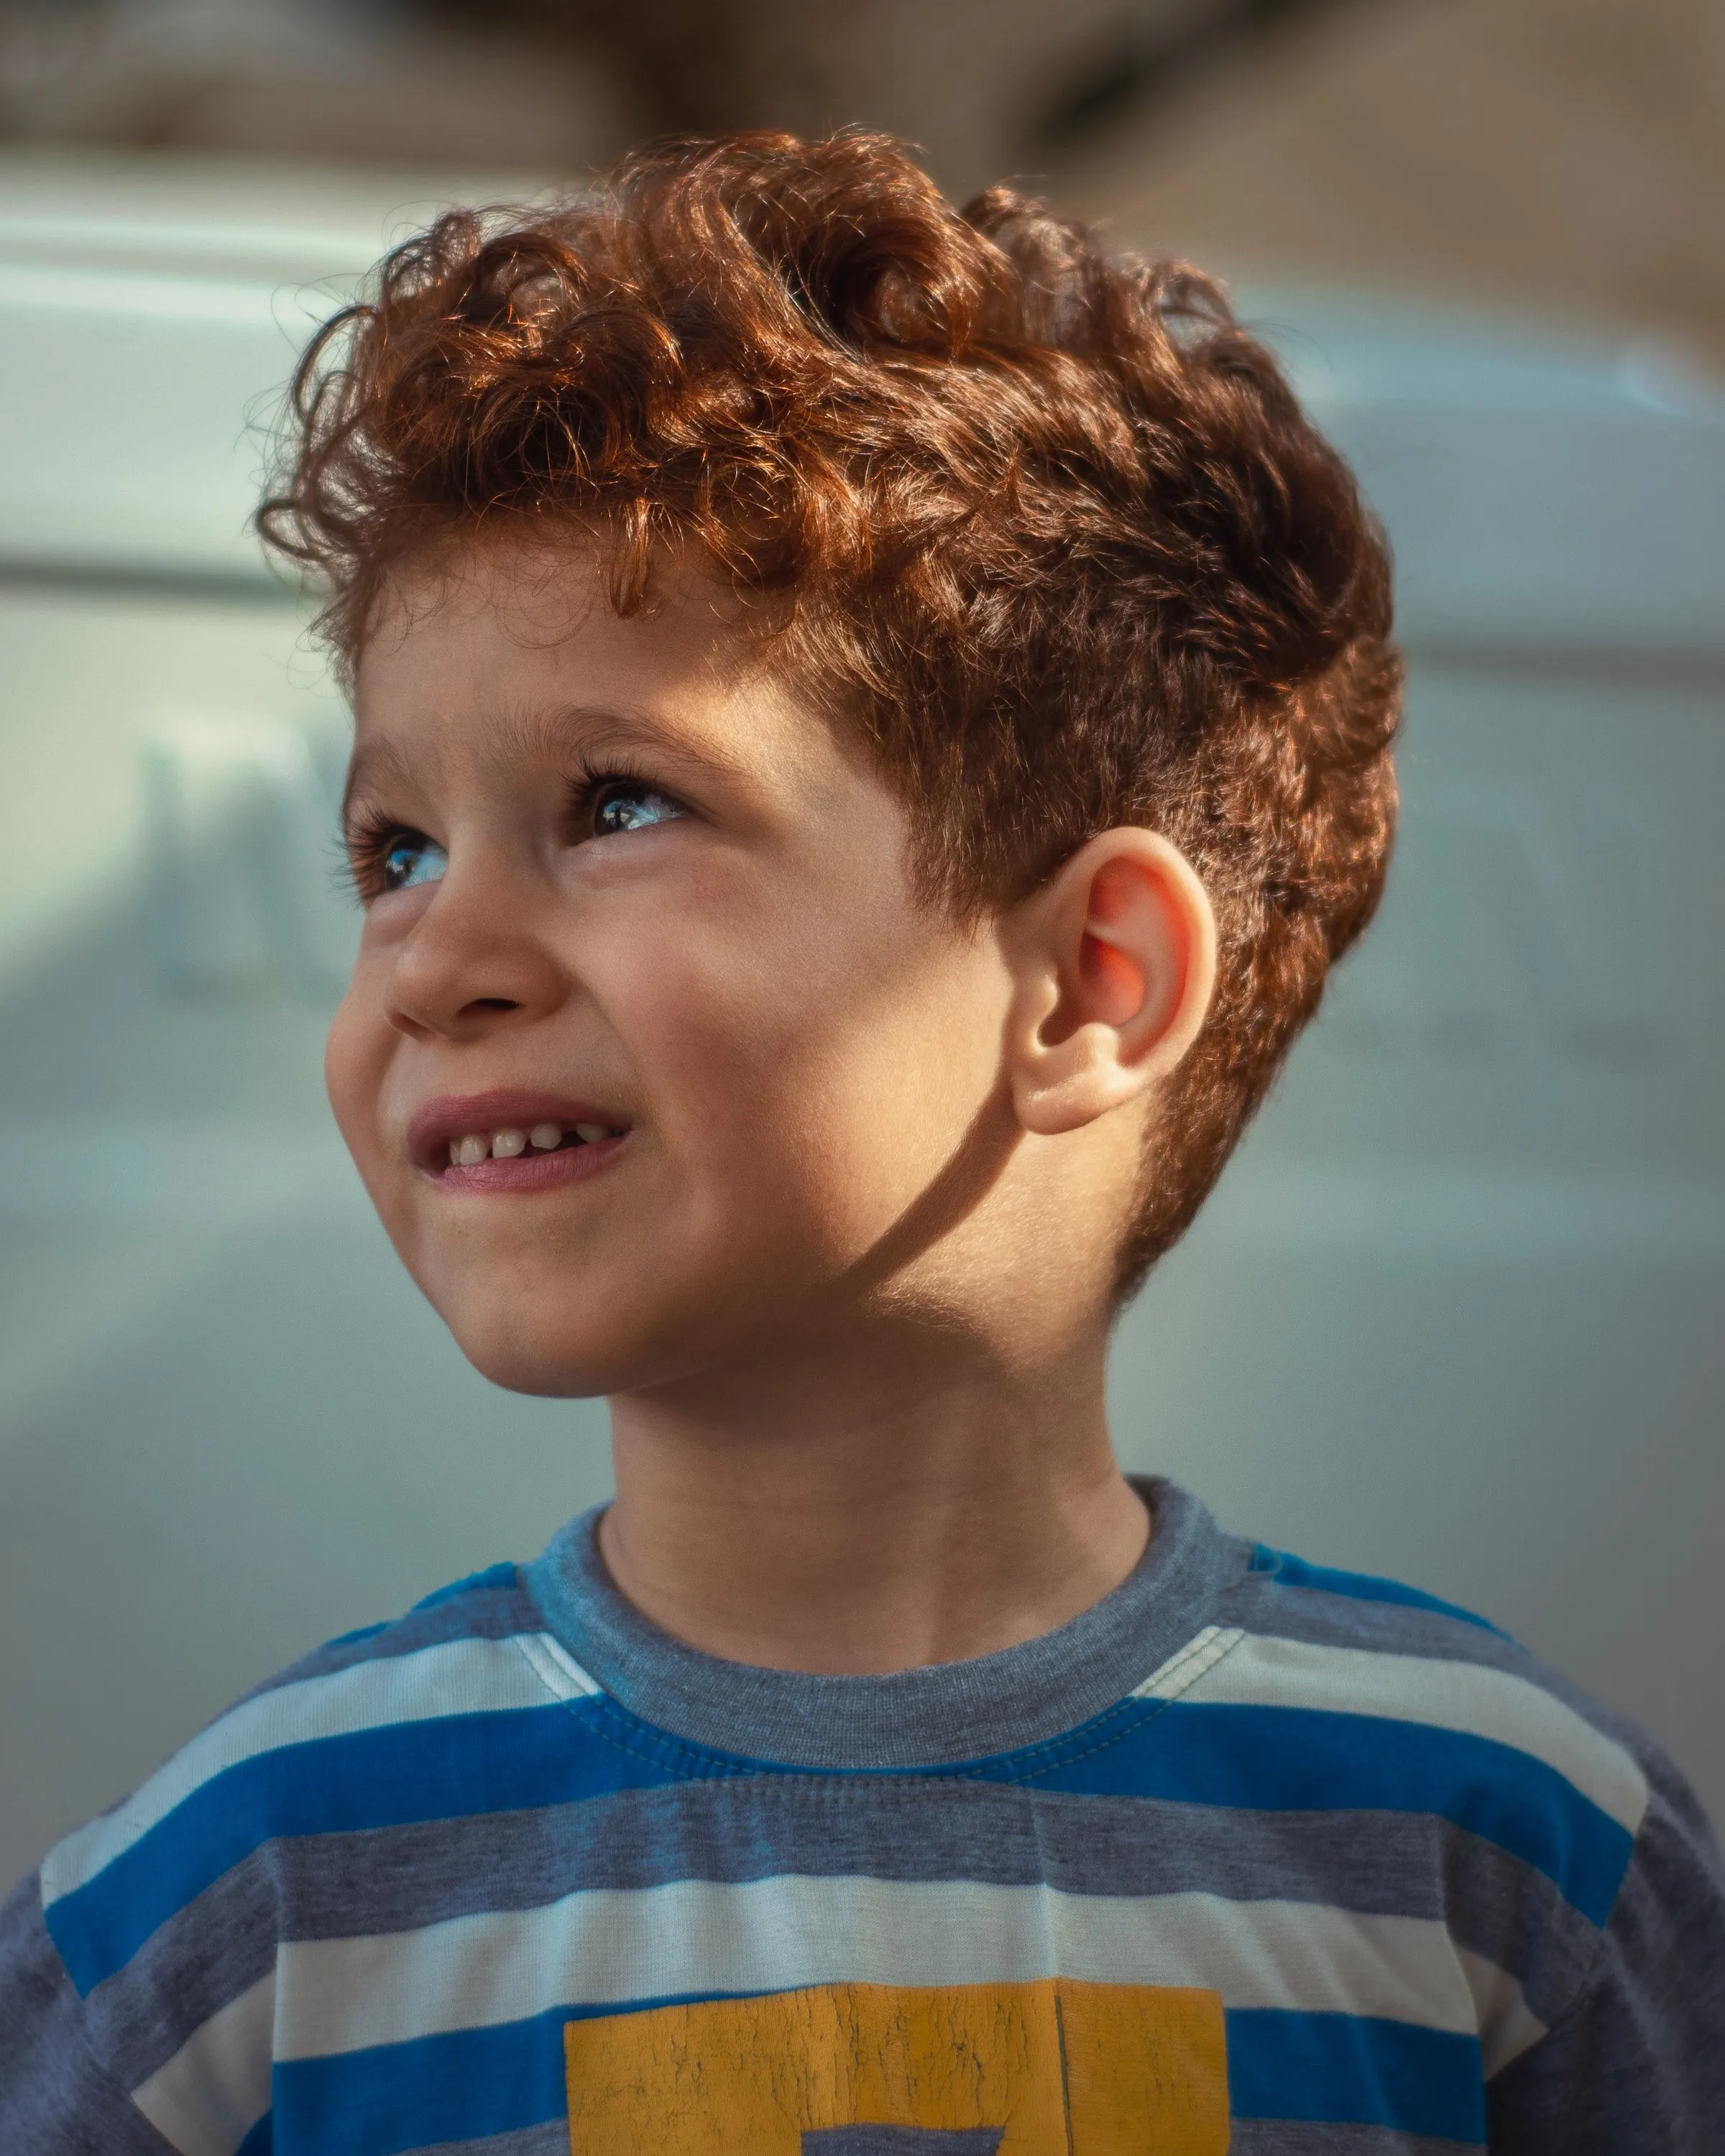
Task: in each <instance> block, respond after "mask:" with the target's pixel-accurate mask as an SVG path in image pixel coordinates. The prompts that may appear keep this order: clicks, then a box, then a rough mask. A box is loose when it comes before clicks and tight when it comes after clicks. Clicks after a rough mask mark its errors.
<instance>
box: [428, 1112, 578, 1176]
mask: <svg viewBox="0 0 1725 2156" xmlns="http://www.w3.org/2000/svg"><path fill="white" fill-rule="evenodd" d="M571 1127H572V1129H573V1131H574V1133H575V1135H576V1137H578V1139H579V1140H580V1141H581V1142H582V1144H583V1145H593V1144H594V1143H595V1142H597V1141H598V1139H600V1138H608V1137H614V1136H615V1135H616V1133H615V1132H614V1131H613V1130H612V1128H611V1127H610V1125H609V1124H608V1123H576V1124H573V1125H572V1126H571ZM562 1142H563V1126H562V1124H561V1123H535V1124H534V1126H533V1127H532V1128H531V1130H530V1131H523V1130H518V1129H516V1127H514V1126H513V1125H511V1127H509V1128H507V1129H505V1130H501V1131H492V1132H490V1134H489V1136H488V1135H487V1134H486V1133H485V1132H484V1131H470V1132H469V1133H468V1134H467V1136H466V1137H459V1138H452V1139H451V1140H450V1141H449V1162H450V1165H451V1166H452V1167H454V1168H475V1167H477V1166H478V1164H479V1163H480V1161H482V1160H486V1159H490V1160H513V1159H514V1158H516V1155H517V1154H518V1153H524V1152H526V1150H527V1147H528V1146H529V1145H530V1144H531V1145H532V1146H533V1147H535V1148H536V1150H537V1151H538V1152H555V1151H556V1149H557V1147H558V1146H560V1145H561V1144H562Z"/></svg>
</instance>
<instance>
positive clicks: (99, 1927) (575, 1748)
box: [46, 1700, 675, 1995]
mask: <svg viewBox="0 0 1725 2156" xmlns="http://www.w3.org/2000/svg"><path fill="white" fill-rule="evenodd" d="M603 1711H604V1710H603V1706H602V1703H601V1702H597V1701H587V1700H583V1701H577V1702H559V1703H558V1704H557V1705H555V1706H552V1707H519V1708H515V1709H511V1710H506V1711H502V1712H495V1713H490V1714H463V1715H449V1716H444V1717H440V1718H439V1719H438V1720H436V1721H430V1722H392V1723H388V1724H387V1725H385V1726H384V1727H382V1728H380V1729H364V1730H356V1731H353V1732H350V1733H349V1734H347V1735H345V1736H341V1737H325V1738H315V1739H313V1740H312V1741H311V1742H310V1743H304V1744H290V1745H284V1746H282V1747H281V1748H280V1749H278V1750H276V1751H273V1752H265V1753H260V1754H259V1756H258V1757H257V1758H252V1759H244V1760H241V1761H240V1762H239V1763H238V1764H237V1765H235V1766H233V1767H230V1768H227V1769H226V1771H225V1772H223V1773H222V1774H216V1775H213V1776H212V1777H211V1779H209V1780H208V1781H207V1782H205V1783H204V1784H202V1786H201V1787H200V1788H198V1789H195V1790H193V1793H192V1794H191V1795H190V1796H189V1797H187V1799H186V1800H185V1802H184V1803H183V1804H180V1805H178V1806H177V1807H176V1809H174V1810H173V1811H172V1812H170V1813H169V1815H167V1818H166V1819H165V1820H162V1821H160V1822H159V1823H158V1824H157V1825H156V1826H154V1827H152V1828H151V1830H150V1832H149V1833H147V1834H146V1835H143V1836H141V1839H140V1840H137V1841H136V1842H134V1843H133V1844H132V1845H131V1848H130V1849H128V1850H126V1851H125V1852H124V1854H123V1855H121V1856H117V1857H116V1858H115V1859H114V1861H113V1862H112V1863H111V1864H109V1865H107V1866H105V1867H104V1868H103V1870H102V1871H99V1872H98V1873H97V1874H96V1876H95V1878H94V1879H92V1880H90V1881H88V1882H87V1883H86V1884H85V1886H80V1887H78V1888H77V1889H76V1890H75V1891H74V1892H72V1893H70V1894H67V1895H64V1896H63V1897H61V1899H60V1900H59V1901H57V1902H54V1903H53V1905H52V1906H51V1907H49V1910H48V1911H47V1912H46V1921H47V1924H48V1929H49V1933H50V1935H51V1936H52V1938H53V1939H54V1944H55V1945H56V1946H57V1947H58V1948H59V1951H60V1955H61V1958H62V1959H63V1960H64V1963H65V1964H66V1968H67V1970H68V1972H69V1974H70V1976H71V1979H72V1981H73V1983H74V1984H76V1986H77V1987H78V1989H79V1990H80V1993H83V1994H86V1995H87V1994H89V1993H90V1991H91V1990H92V1989H94V1988H95V1985H97V1984H100V1983H101V1982H102V1980H103V1979H105V1978H106V1977H109V1976H111V1975H112V1974H114V1972H115V1971H116V1969H121V1968H123V1967H124V1966H125V1965H126V1963H127V1962H128V1961H130V1960H131V1957H132V1956H133V1954H135V1953H136V1952H137V1950H138V1948H140V1947H141V1945H142V1944H143V1943H144V1942H145V1940H146V1939H147V1938H149V1937H150V1935H151V1933H152V1932H154V1931H155V1930H156V1929H157V1927H158V1926H159V1925H161V1924H162V1923H165V1922H167V1919H168V1917H171V1916H172V1915H173V1913H174V1912H175V1911H176V1910H177V1909H180V1908H182V1907H184V1906H185V1904H186V1903H187V1902H189V1901H191V1900H192V1899H193V1897H194V1896H195V1895H198V1894H200V1893H202V1892H203V1890H204V1888H205V1887H206V1886H210V1885H212V1884H213V1882H214V1881H216V1880H218V1879H219V1878H220V1877H221V1876H222V1874H223V1872H224V1871H228V1870H229V1869H230V1868H231V1867H232V1866H234V1865H235V1864H238V1863H239V1862H240V1861H242V1860H243V1859H244V1858H245V1857H246V1856H249V1855H250V1853H251V1852H252V1851H253V1850H254V1849H256V1848H258V1847H259V1846H260V1845H262V1844H263V1843H264V1842H266V1841H269V1840H274V1839H276V1838H278V1837H281V1836H285V1835H307V1834H334V1833H351V1832H354V1831H357V1830H363V1829H366V1828H370V1827H380V1826H398V1825H408V1824H410V1823H411V1822H413V1821H414V1820H434V1819H458V1818H460V1817H461V1816H463V1815H465V1814H469V1813H473V1812H501V1811H519V1810H524V1809H528V1808H530V1807H532V1806H535V1805H543V1804H573V1803H578V1802H579V1801H581V1800H583V1799H586V1798H589V1797H598V1796H608V1795H609V1794H612V1793H613V1792H614V1791H616V1790H619V1789H646V1788H650V1787H652V1786H653V1785H655V1784H658V1783H662V1782H668V1781H671V1780H674V1779H675V1773H674V1771H673V1770H672V1768H670V1767H669V1766H668V1765H666V1764H665V1763H661V1762H660V1761H658V1760H654V1759H649V1758H644V1757H641V1756H639V1754H637V1753H633V1752H629V1751H625V1750H623V1749H621V1748H619V1746H618V1745H616V1744H613V1743H606V1742H605V1741H604V1740H603V1738H600V1737H599V1736H598V1735H597V1733H596V1732H595V1730H594V1728H593V1722H595V1721H597V1720H598V1718H599V1717H600V1716H601V1714H602V1713H603Z"/></svg>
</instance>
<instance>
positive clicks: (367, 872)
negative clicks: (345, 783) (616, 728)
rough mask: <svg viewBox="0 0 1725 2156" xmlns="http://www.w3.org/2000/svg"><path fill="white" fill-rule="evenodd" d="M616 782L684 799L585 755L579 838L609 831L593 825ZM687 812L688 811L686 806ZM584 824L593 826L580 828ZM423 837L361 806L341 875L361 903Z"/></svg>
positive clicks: (576, 781)
mask: <svg viewBox="0 0 1725 2156" xmlns="http://www.w3.org/2000/svg"><path fill="white" fill-rule="evenodd" d="M612 786H625V787H633V788H635V789H637V790H638V791H639V792H640V793H656V794H659V795H661V796H662V797H663V798H665V800H667V801H673V802H675V803H677V806H678V808H680V809H682V808H683V803H682V802H681V800H680V798H679V797H678V796H677V795H676V794H675V793H671V792H670V789H669V788H666V787H663V786H660V785H659V784H658V783H657V782H656V781H655V780H653V779H651V778H648V777H647V775H646V773H644V772H642V771H633V770H630V769H629V767H627V766H626V765H624V764H620V763H609V764H606V765H604V766H603V767H601V766H599V765H597V764H593V763H589V762H587V760H586V759H585V758H584V757H583V758H582V759H581V760H580V761H579V762H578V763H577V766H576V775H575V778H573V780H572V782H571V783H570V787H569V793H568V803H569V815H570V822H571V824H572V827H574V828H575V829H578V830H580V837H579V839H578V840H577V843H578V844H582V843H584V842H585V841H586V840H587V839H593V838H599V837H603V836H604V835H606V834H603V833H601V832H598V831H595V830H593V829H591V828H590V826H591V823H592V819H593V816H594V814H596V813H597V810H598V805H599V802H600V798H601V797H602V796H603V793H604V792H605V789H606V788H608V787H612ZM684 813H685V814H686V813H687V811H686V810H684ZM583 823H585V824H588V826H589V828H588V829H584V830H581V829H580V827H581V826H582V824H583ZM416 839H417V840H424V841H425V842H426V843H428V844H434V843H435V841H434V840H432V839H430V837H429V834H428V833H426V832H424V831H421V830H420V829H418V828H417V827H416V826H415V825H413V824H402V823H398V822H397V821H396V819H394V818H393V817H391V816H384V815H381V814H377V812H376V811H374V810H372V809H367V808H361V809H357V810H356V811H355V812H354V814H353V815H352V819H350V821H349V824H348V828H347V844H346V847H345V849H344V860H343V863H342V869H341V880H342V881H343V882H344V883H345V884H346V885H347V888H348V889H349V890H350V891H352V894H353V896H355V897H356V898H357V900H358V901H359V902H360V904H361V905H362V906H369V905H370V904H371V902H372V900H373V899H375V898H379V897H382V896H383V895H384V893H385V891H386V890H387V888H388V887H387V886H386V885H385V883H384V881H383V865H384V863H385V862H386V861H387V860H388V858H389V855H390V854H391V852H392V851H393V849H394V848H395V847H397V846H398V845H400V844H402V843H403V841H404V840H405V841H408V842H411V841H413V840H416Z"/></svg>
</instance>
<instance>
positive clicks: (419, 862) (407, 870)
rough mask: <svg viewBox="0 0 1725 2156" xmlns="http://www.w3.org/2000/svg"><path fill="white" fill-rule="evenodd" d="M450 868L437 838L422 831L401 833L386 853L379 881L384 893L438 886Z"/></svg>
mask: <svg viewBox="0 0 1725 2156" xmlns="http://www.w3.org/2000/svg"><path fill="white" fill-rule="evenodd" d="M448 867H449V855H448V854H446V853H445V852H444V849H443V848H442V847H441V846H440V845H439V844H438V843H437V841H436V839H428V838H427V837H425V835H424V833H423V832H419V831H401V832H398V833H397V834H396V836H395V837H394V838H393V839H391V841H390V842H389V844H388V846H387V847H385V849H384V850H383V858H382V861H381V862H380V863H379V865H378V871H377V874H378V880H379V881H380V882H381V883H382V886H383V888H384V890H385V891H406V890H408V888H409V887H410V886H411V885H414V884H416V883H435V882H437V881H438V880H439V877H440V876H441V875H443V873H444V870H446V869H447V868H448Z"/></svg>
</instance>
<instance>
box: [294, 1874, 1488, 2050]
mask: <svg viewBox="0 0 1725 2156" xmlns="http://www.w3.org/2000/svg"><path fill="white" fill-rule="evenodd" d="M279 1969H280V2006H279V2010H278V2016H277V2025H276V2044H277V2047H278V2055H279V2056H280V2057H282V2058H284V2059H304V2058H315V2057H321V2056H326V2055H327V2054H330V2053H332V2052H341V2051H360V2050H363V2049H365V2048H367V2046H372V2045H376V2044H398V2043H404V2042H407V2041H408V2040H411V2039H413V2038H414V2037H418V2036H425V2035H438V2034H441V2033H446V2032H449V2031H451V2030H460V2029H470V2028H476V2027H485V2026H492V2025H496V2024H498V2023H501V2022H508V2021H516V2020H526V2019H527V2018H528V2017H529V2016H531V2015H536V2014H542V2013H547V2012H550V2011H552V2010H555V2009H557V2008H558V2007H563V2006H574V2005H620V2004H623V2003H624V2002H626V2001H629V2000H631V1999H654V1998H665V1997H668V1996H670V1997H675V1996H676V1995H678V1994H691V1993H692V1994H695V1995H696V1996H697V1997H699V1996H701V1995H702V1994H711V1993H723V1992H752V1991H783V1990H794V1989H799V1988H800V1987H802V1986H803V1985H806V1984H837V1983H857V1984H899V1985H922V1984H1012V1983H1028V1982H1032V1981H1034V1980H1036V1979H1039V1978H1042V1977H1048V1976H1055V1975H1064V1976H1070V1977H1075V1978H1078V1979H1083V1980H1086V1981H1088V1982H1091V1983H1099V1984H1183V1985H1197V1986H1202V1987H1204V1988H1206V1989H1212V1990H1216V1991H1219V1992H1220V1993H1221V1994H1222V1997H1223V1999H1224V2002H1225V2003H1226V2004H1227V2005H1230V2006H1233V2007H1246V2006H1265V2007H1281V2008H1292V2009H1296V2010H1308V2011H1317V2012H1327V2013H1341V2014H1368V2015H1382V2016H1385V2017H1387V2018H1388V2019H1389V2020H1399V2021H1411V2022H1417V2023H1420V2024H1421V2025H1424V2026H1425V2027H1428V2028H1434V2029H1445V2030H1453V2031H1457V2032H1460V2033H1463V2034H1466V2035H1475V2034H1476V2031H1477V2028H1478V2021H1477V2009H1476V2004H1475V1998H1474V1991H1473V1987H1472V1985H1471V1983H1470V1980H1469V1977H1468V1974H1467V1973H1466V1971H1465V1970H1464V1969H1463V1968H1462V1965H1461V1962H1460V1961H1459V1959H1458V1958H1457V1955H1456V1953H1455V1947H1454V1945H1453V1944H1452V1943H1451V1941H1450V1937H1449V1934H1448V1933H1447V1932H1446V1931H1445V1928H1444V1927H1443V1926H1442V1925H1441V1924H1440V1923H1436V1922H1430V1921H1429V1920H1427V1919H1425V1918H1423V1917H1391V1916H1375V1917H1362V1916H1354V1915H1352V1914H1350V1913H1349V1912H1347V1911H1346V1910H1342V1909H1334V1908H1330V1907H1326V1906H1324V1905H1323V1904H1322V1903H1312V1902H1291V1901H1269V1900H1266V1901H1256V1902H1235V1901H1230V1900H1228V1899H1226V1898H1225V1897H1222V1896H1219V1895H1211V1894H1163V1895H1153V1896H1145V1897H1133V1898H1127V1897H1118V1898H1116V1897H1111V1896H1106V1895H1094V1894H1066V1893H1061V1892H1056V1891H1055V1889H1053V1888H1051V1887H1046V1886H981V1885H977V1884H974V1883H971V1882H968V1881H940V1882H938V1883H933V1884H928V1883H922V1882H910V1881H896V1880H882V1879H860V1878H854V1877H853V1878H809V1877H802V1876H779V1877H777V1878H772V1879H762V1880H755V1881H750V1882H748V1883H747V1884H745V1885H741V1886H727V1885H721V1884H718V1883H715V1882H712V1881H701V1880H691V1881H679V1882H677V1883H675V1884H673V1885H668V1886H653V1887H646V1888H642V1889H639V1890H636V1891H634V1892H619V1891H612V1890H604V1891H598V1890H595V1891H590V1892H582V1893H576V1894H571V1895H568V1896H567V1897H565V1898H564V1899H563V1900H562V1901H560V1902H552V1903H550V1904H549V1905H548V1906H547V1907H541V1908H537V1909H527V1910H511V1911H506V1912H487V1913H486V1914H484V1915H481V1916H472V1917H454V1918H452V1919H451V1920H450V1921H449V1922H446V1923H441V1924H433V1925H429V1926H427V1927H425V1928H424V1929H422V1930H419V1931H414V1932H395V1933H388V1934H387V1935H385V1936H382V1937H377V1938H350V1939H314V1940H304V1941H293V1942H290V1943H285V1944H284V1945H283V1947H282V1948H281V1949H280V1962H279ZM1503 1982H1504V1983H1506V1984H1507V1983H1509V1982H1510V1979H1507V1978H1506V1979H1503ZM1500 2010H1501V2002H1500Z"/></svg>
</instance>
